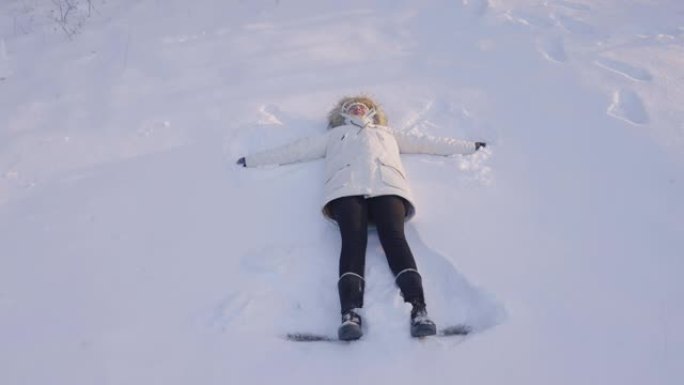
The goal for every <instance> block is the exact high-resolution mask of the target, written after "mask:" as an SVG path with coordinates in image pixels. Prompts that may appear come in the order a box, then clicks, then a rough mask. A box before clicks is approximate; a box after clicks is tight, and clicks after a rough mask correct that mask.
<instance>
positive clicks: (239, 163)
mask: <svg viewBox="0 0 684 385" xmlns="http://www.w3.org/2000/svg"><path fill="white" fill-rule="evenodd" d="M237 164H238V165H240V166H242V167H247V163H246V162H245V157H244V156H243V157H242V158H240V159H238V160H237Z"/></svg>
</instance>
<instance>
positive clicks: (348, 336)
mask: <svg viewBox="0 0 684 385" xmlns="http://www.w3.org/2000/svg"><path fill="white" fill-rule="evenodd" d="M361 336H363V331H362V330H361V326H359V325H357V324H355V323H352V322H349V323H345V324H342V326H340V328H339V329H337V338H339V339H340V340H342V341H353V340H358V339H359V338H361Z"/></svg>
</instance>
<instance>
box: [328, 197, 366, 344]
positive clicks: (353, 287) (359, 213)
mask: <svg viewBox="0 0 684 385" xmlns="http://www.w3.org/2000/svg"><path fill="white" fill-rule="evenodd" d="M329 208H330V211H331V213H332V215H333V218H334V219H335V221H337V224H338V225H339V228H340V236H341V237H342V249H341V251H340V266H339V277H340V278H339V280H338V281H337V288H338V290H339V294H340V309H341V311H342V325H341V326H340V328H339V329H338V335H339V338H340V339H341V340H355V339H358V338H360V337H361V335H362V334H363V332H362V329H361V317H360V316H359V315H358V313H357V312H356V311H355V309H360V308H362V307H363V293H364V286H365V281H364V278H363V277H364V270H365V264H366V247H367V244H368V204H367V202H366V199H365V198H364V197H362V196H352V197H343V198H339V199H336V200H334V201H332V202H330V203H329Z"/></svg>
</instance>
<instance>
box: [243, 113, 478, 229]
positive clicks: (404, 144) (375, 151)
mask: <svg viewBox="0 0 684 385" xmlns="http://www.w3.org/2000/svg"><path fill="white" fill-rule="evenodd" d="M475 150H476V148H475V143H474V142H469V141H461V140H457V139H452V138H437V137H432V136H428V135H418V134H411V133H404V132H400V131H397V130H394V129H391V128H389V127H385V126H379V125H373V124H371V125H368V126H366V127H364V128H361V127H358V126H355V125H342V126H338V127H335V128H333V129H331V130H329V131H328V132H326V133H325V134H321V135H318V136H312V137H308V138H304V139H300V140H298V141H296V142H293V143H291V144H286V145H284V146H281V147H277V148H274V149H272V150H267V151H263V152H259V153H256V154H253V155H249V156H247V157H245V165H246V166H247V167H258V166H265V165H274V164H278V165H283V164H288V163H295V162H303V161H308V160H314V159H319V158H325V190H324V191H325V194H324V199H323V214H324V215H325V216H326V217H328V218H330V213H329V212H328V210H327V209H326V206H327V204H328V203H329V202H331V201H332V200H334V199H337V198H341V197H345V196H354V195H362V196H365V197H367V198H372V197H377V196H381V195H397V196H400V197H402V198H404V199H405V200H406V201H407V202H408V209H407V214H406V219H407V220H408V219H409V218H411V217H412V216H413V215H414V214H415V205H414V203H413V194H412V193H411V189H410V187H409V184H408V181H407V179H406V171H405V170H404V166H403V165H402V162H401V158H400V154H432V155H445V156H446V155H454V154H471V153H474V152H475Z"/></svg>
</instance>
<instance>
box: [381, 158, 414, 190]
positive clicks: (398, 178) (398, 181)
mask: <svg viewBox="0 0 684 385" xmlns="http://www.w3.org/2000/svg"><path fill="white" fill-rule="evenodd" d="M380 175H381V177H382V182H383V183H384V184H385V185H387V186H391V187H394V188H398V189H402V190H403V189H405V188H406V183H407V182H406V176H405V175H404V173H403V172H402V171H401V170H400V169H399V168H398V167H395V166H392V165H389V164H387V163H384V162H380Z"/></svg>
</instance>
